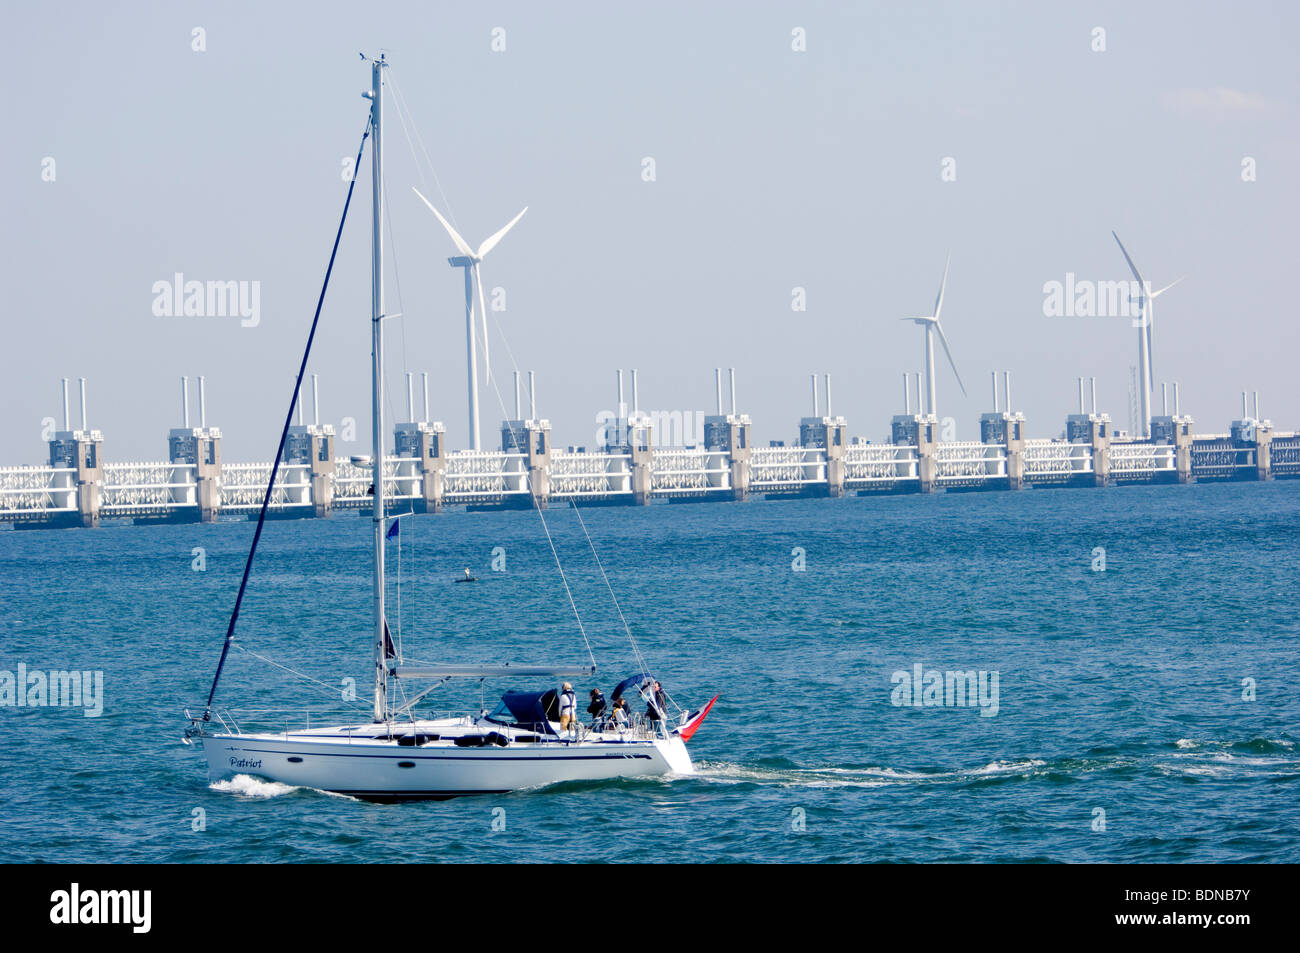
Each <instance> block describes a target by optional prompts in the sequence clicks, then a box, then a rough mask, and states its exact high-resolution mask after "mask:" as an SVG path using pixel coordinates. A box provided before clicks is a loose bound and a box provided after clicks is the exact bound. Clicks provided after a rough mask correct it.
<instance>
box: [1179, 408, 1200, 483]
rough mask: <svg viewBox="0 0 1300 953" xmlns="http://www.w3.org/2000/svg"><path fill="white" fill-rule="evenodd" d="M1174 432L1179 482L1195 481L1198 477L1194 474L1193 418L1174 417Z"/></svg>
mask: <svg viewBox="0 0 1300 953" xmlns="http://www.w3.org/2000/svg"><path fill="white" fill-rule="evenodd" d="M1173 424H1174V432H1173V438H1174V440H1173V442H1174V465H1175V466H1176V467H1177V468H1178V482H1179V483H1193V482H1195V480H1196V477H1195V476H1194V475H1193V474H1192V441H1193V438H1194V434H1193V433H1192V418H1191V417H1179V416H1175V417H1174V418H1173Z"/></svg>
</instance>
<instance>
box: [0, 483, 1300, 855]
mask: <svg viewBox="0 0 1300 953" xmlns="http://www.w3.org/2000/svg"><path fill="white" fill-rule="evenodd" d="M584 512H585V517H586V521H587V524H588V527H589V529H590V531H591V533H592V536H593V537H594V538H595V540H596V541H597V545H598V547H599V550H600V553H601V555H602V557H603V559H604V562H605V565H606V568H607V569H608V571H609V574H610V577H611V579H612V581H613V584H614V586H615V589H616V591H617V593H618V596H619V598H620V600H621V602H622V605H623V607H624V610H625V612H626V613H627V615H628V618H629V620H630V622H631V625H632V629H633V632H634V634H635V635H636V637H637V639H638V641H639V644H640V645H641V646H642V648H643V650H644V652H645V654H646V655H647V656H648V658H649V659H650V661H651V663H652V667H653V668H654V670H655V672H656V674H657V675H659V677H660V678H661V679H662V680H663V681H664V683H665V685H666V687H667V688H668V691H669V692H670V694H671V695H672V696H673V697H674V698H675V699H676V700H677V701H679V702H681V703H682V704H684V705H689V706H692V707H694V706H697V705H699V704H701V703H703V702H705V701H707V700H708V699H709V698H710V697H712V696H713V695H714V694H717V693H720V694H721V698H720V700H719V701H718V703H717V705H716V707H715V708H714V710H713V712H712V714H711V715H710V716H709V718H708V720H707V721H706V722H705V724H704V726H703V727H702V728H701V730H700V732H699V733H698V734H697V735H696V737H695V739H694V740H693V741H692V742H691V750H692V754H693V756H694V758H695V759H696V762H697V764H698V766H699V769H700V772H699V774H698V775H697V776H694V777H689V778H676V779H654V780H639V781H618V782H608V783H599V784H575V785H559V786H555V787H552V788H548V789H544V790H540V791H531V792H526V793H519V794H513V795H508V796H491V797H483V798H462V799H458V800H454V801H447V802H418V803H408V804H400V805H374V804H367V803H362V802H358V801H354V800H351V799H348V798H343V797H338V796H333V795H327V794H323V793H320V792H316V791H311V790H304V789H291V788H286V787H284V786H277V785H265V784H261V785H259V784H255V783H243V782H241V783H239V784H236V785H233V786H232V785H226V786H224V789H222V790H214V789H213V788H212V787H210V786H209V784H208V781H207V778H206V775H205V771H204V767H203V764H202V762H201V760H200V756H199V754H198V752H197V750H196V749H193V748H189V747H186V746H185V745H183V744H182V743H181V735H182V729H183V727H184V720H183V717H182V710H183V709H184V708H185V707H186V706H193V705H195V704H196V703H197V704H199V705H200V706H201V703H202V700H203V698H204V697H205V695H206V691H207V687H208V682H209V679H210V678H211V674H212V670H213V666H214V664H215V661H216V657H217V654H218V652H219V649H220V643H221V638H222V636H223V634H224V628H225V623H226V618H227V614H228V612H229V609H230V605H231V602H232V599H233V594H234V591H235V589H236V587H237V584H238V579H239V573H240V571H241V569H242V558H243V555H244V553H245V551H246V547H247V545H248V542H249V540H250V538H251V534H252V526H251V525H250V524H247V523H221V524H217V525H211V526H173V527H155V528H144V527H109V528H101V529H99V530H96V531H81V530H67V531H52V532H31V533H18V532H6V533H0V592H2V598H0V618H2V620H3V628H2V630H0V631H3V633H4V635H3V644H2V645H0V669H4V670H10V671H12V670H14V669H15V667H16V665H17V664H18V663H19V662H25V663H26V664H27V666H28V667H29V669H44V670H49V669H92V670H102V671H103V672H104V679H105V682H104V686H105V687H104V694H105V704H104V712H103V715H102V716H101V717H98V718H87V717H84V716H83V715H82V714H81V712H80V711H78V710H76V709H70V708H48V707H47V708H30V707H24V708H17V707H5V708H0V725H3V733H4V740H3V745H2V746H0V750H2V751H3V762H2V764H3V767H2V769H0V832H2V833H3V836H2V837H0V860H3V861H32V860H39V861H110V860H111V861H181V862H220V861H277V862H278V861H362V860H376V861H418V862H427V861H443V860H449V861H450V860H484V861H546V860H557V859H558V860H580V859H583V860H585V859H603V860H654V861H722V860H745V861H761V860H796V861H814V860H818V861H832V860H838V861H887V860H888V861H1001V860H1052V861H1075V862H1080V861H1085V862H1086V861H1106V862H1133V861H1218V862H1223V861H1291V862H1295V861H1297V860H1300V752H1298V751H1297V748H1296V742H1297V739H1298V736H1300V729H1298V727H1297V725H1298V723H1300V692H1297V690H1296V689H1297V685H1300V662H1298V661H1297V651H1296V650H1297V646H1298V645H1300V622H1298V621H1297V617H1296V610H1295V598H1294V594H1295V580H1296V578H1297V574H1298V571H1300V483H1286V482H1277V483H1272V484H1266V485H1258V484H1245V485H1200V486H1189V487H1174V486H1170V487H1122V488H1114V489H1107V490H1032V491H1027V492H1023V493H988V494H963V495H956V494H947V495H936V496H933V497H917V496H912V497H881V498H870V499H862V498H850V499H845V500H837V501H830V500H822V501H814V500H807V501H797V502H760V501H754V502H749V503H746V504H742V505H734V504H715V505H696V506H691V505H673V506H669V505H658V506H653V507H649V508H638V509H633V508H620V509H595V508H593V509H588V510H585V511H584ZM549 521H550V524H551V526H552V530H553V533H554V535H555V539H556V545H557V547H558V548H559V550H560V553H561V556H562V557H563V559H564V565H565V568H566V570H567V572H568V574H569V580H570V583H571V585H572V586H573V590H574V595H575V598H576V600H577V602H578V605H579V608H580V609H581V611H582V614H583V619H584V622H585V624H586V629H587V633H588V636H589V637H590V639H591V643H592V648H593V650H594V652H595V654H596V658H597V660H598V661H599V662H600V664H601V667H602V671H603V673H604V674H603V676H602V678H601V680H600V684H601V687H603V688H604V689H605V690H606V692H608V691H609V689H610V688H611V687H612V685H613V684H614V682H616V681H617V680H618V679H619V678H620V677H621V676H622V675H623V674H624V673H627V672H631V671H633V670H634V666H633V665H632V663H631V661H630V651H629V648H628V641H627V639H626V637H625V635H624V634H623V632H622V628H621V625H620V624H619V621H618V617H617V614H616V613H615V612H614V610H613V608H612V607H611V605H610V601H609V598H608V594H607V593H606V591H605V589H604V585H603V583H602V582H601V579H600V576H599V573H598V571H597V570H596V567H595V564H594V562H593V561H592V559H591V555H590V553H589V551H588V549H587V544H586V541H585V539H584V538H583V536H582V532H581V530H580V529H579V527H578V525H577V522H576V520H575V518H574V515H573V513H572V512H571V511H567V510H565V509H555V510H553V511H551V513H550V514H549ZM404 527H405V528H404V531H403V540H404V542H403V548H402V570H403V576H404V577H405V581H404V583H403V586H402V592H401V599H402V611H401V636H402V640H403V643H404V648H405V652H406V654H407V655H408V656H411V657H415V658H419V659H423V660H429V661H446V660H451V661H457V662H471V661H478V660H483V661H489V660H498V659H505V658H515V659H520V660H529V661H535V660H547V661H574V662H581V661H583V660H584V659H585V649H584V647H583V642H582V637H581V635H580V634H579V633H578V632H577V630H576V627H575V625H574V623H573V619H572V616H571V614H569V609H568V604H567V601H566V600H565V597H564V594H563V589H562V588H561V586H560V584H559V579H558V576H557V574H556V571H555V567H554V563H553V561H552V559H551V555H550V550H549V548H548V547H547V546H546V543H545V539H544V537H543V536H542V534H541V531H540V526H539V523H538V518H537V515H536V514H535V513H529V512H515V513H478V514H464V513H449V514H443V515H441V516H418V517H413V518H411V519H409V520H408V521H407V522H406V523H405V524H404ZM367 531H368V521H366V520H362V519H358V518H355V517H340V518H336V519H334V520H330V521H324V520H304V521H294V522H276V523H271V524H269V525H268V529H267V532H266V534H265V535H264V537H263V545H262V549H261V552H260V554H259V558H258V563H257V565H256V567H255V571H254V576H253V583H252V585H251V586H250V590H249V594H248V598H247V600H246V604H245V611H244V614H243V617H242V620H241V632H242V633H244V637H243V640H242V641H243V643H244V645H245V646H246V647H247V648H249V649H251V650H253V651H256V652H258V653H259V654H262V655H265V656H268V657H270V658H273V659H275V660H276V661H278V662H280V663H282V664H284V665H287V666H289V667H290V668H293V669H296V670H300V671H302V672H304V673H306V674H309V675H311V676H312V677H314V678H316V679H318V680H320V681H321V682H324V683H325V687H324V688H322V687H320V686H317V685H315V684H313V683H310V682H306V681H301V680H299V679H296V678H294V677H293V676H290V675H287V674H285V673H284V672H282V671H280V670H277V669H275V668H274V667H272V666H269V665H267V664H264V663H262V662H259V661H257V660H256V659H254V658H253V657H251V656H250V655H248V654H246V653H234V654H233V655H232V660H231V663H230V665H229V667H228V669H227V673H226V676H225V679H224V681H223V683H222V688H221V692H220V695H219V698H218V702H219V704H224V705H228V706H232V707H243V708H283V707H292V706H315V707H326V708H327V707H330V706H332V705H335V704H341V703H342V702H341V696H340V694H339V686H340V685H341V684H343V680H344V679H346V678H353V679H355V680H356V683H357V685H358V692H359V693H360V695H361V696H362V697H361V699H360V704H364V693H365V688H366V675H367V673H368V672H369V671H371V669H370V667H369V666H370V662H369V656H368V650H369V633H368V619H369V616H368V611H369V603H368V598H367V597H368V587H369V584H370V582H369V568H368V560H367V546H368V536H367ZM498 546H499V547H503V548H504V549H505V553H506V572H504V573H493V572H492V571H491V569H490V561H491V554H492V550H493V548H494V547H498ZM196 547H202V548H203V549H204V550H205V552H206V569H205V570H204V571H196V570H195V569H193V568H192V563H193V561H194V556H193V555H192V551H193V550H194V549H195V548H196ZM795 547H802V548H803V550H804V552H805V560H806V569H805V571H803V572H797V571H794V570H793V569H792V564H793V562H794V561H795V557H794V555H792V551H793V550H794V549H795ZM1096 547H1104V549H1105V559H1106V568H1105V570H1104V571H1101V572H1094V571H1093V569H1092V565H1093V562H1094V556H1093V551H1094V549H1095V548H1096ZM393 555H396V550H395V549H394V550H393ZM466 566H469V567H471V568H472V569H473V570H474V571H475V572H476V573H477V575H478V576H479V577H480V579H481V580H482V581H481V582H480V583H479V584H478V585H465V586H460V585H452V584H451V582H450V580H451V578H452V577H453V576H454V575H455V574H457V573H459V572H460V571H461V570H462V569H463V568H464V567H466ZM392 596H393V597H395V596H396V592H395V591H394V592H393V593H392ZM394 616H396V612H394ZM916 663H920V664H921V665H922V666H923V667H924V668H925V669H937V670H941V671H942V670H950V669H951V670H972V669H973V670H982V671H987V672H997V673H998V677H999V683H998V686H999V687H998V710H997V714H996V715H995V716H992V717H988V716H981V714H980V709H979V708H978V707H903V706H898V705H895V704H893V703H892V701H891V698H892V693H893V688H894V686H893V682H892V680H891V676H892V674H893V673H894V672H895V671H898V670H905V671H910V670H911V669H912V667H913V665H914V664H916ZM1244 679H1253V680H1254V686H1255V688H1254V691H1255V693H1256V695H1255V699H1254V700H1245V699H1243V693H1246V689H1244V688H1243V680H1244ZM520 687H522V686H520ZM577 687H578V688H579V690H580V693H581V692H582V690H585V689H586V688H588V687H590V686H587V685H579V686H577ZM479 701H480V698H479V694H478V691H477V688H476V687H461V688H459V689H457V690H454V691H449V692H445V693H443V694H441V695H439V696H438V698H437V702H436V706H437V707H438V708H439V709H461V710H464V709H469V708H475V707H477V705H478V704H479ZM488 702H489V703H490V702H491V699H490V698H489V699H488ZM277 717H278V716H277ZM364 717H365V716H364V715H362V718H363V719H364ZM196 809H201V811H196ZM497 809H504V813H502V811H500V810H497ZM1098 811H1102V812H1104V830H1101V829H1097V828H1098V827H1099V826H1100V822H1101V820H1102V815H1101V814H1099V813H1097V812H1098ZM200 815H201V816H202V819H203V821H204V824H203V825H201V826H203V827H204V829H203V830H199V831H196V830H194V829H193V828H194V826H196V822H195V819H196V817H198V816H200ZM494 819H495V820H496V821H497V826H498V827H499V826H500V824H501V821H502V820H504V824H505V829H504V830H494V829H493V821H494Z"/></svg>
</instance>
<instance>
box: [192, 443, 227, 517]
mask: <svg viewBox="0 0 1300 953" xmlns="http://www.w3.org/2000/svg"><path fill="white" fill-rule="evenodd" d="M195 451H196V452H195V457H194V502H195V504H197V505H198V508H199V522H200V523H215V522H216V521H217V517H218V516H220V515H221V431H220V430H218V429H217V428H216V427H200V428H199V429H198V430H196V431H195Z"/></svg>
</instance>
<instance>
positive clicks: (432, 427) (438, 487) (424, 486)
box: [419, 420, 447, 513]
mask: <svg viewBox="0 0 1300 953" xmlns="http://www.w3.org/2000/svg"><path fill="white" fill-rule="evenodd" d="M419 431H420V460H421V468H420V489H421V492H422V493H423V495H424V512H426V513H441V512H442V506H443V497H444V494H445V493H446V491H447V439H446V433H447V430H446V428H445V427H444V426H443V425H442V421H439V420H434V421H431V422H425V423H421V424H420V425H419Z"/></svg>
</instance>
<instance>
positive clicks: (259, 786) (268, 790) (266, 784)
mask: <svg viewBox="0 0 1300 953" xmlns="http://www.w3.org/2000/svg"><path fill="white" fill-rule="evenodd" d="M208 790H210V791H219V792H221V793H222V794H238V795H240V796H242V797H250V798H272V797H282V796H284V795H286V794H292V793H293V792H294V791H298V790H301V788H298V787H296V786H295V785H292V784H281V783H280V782H279V781H267V780H264V779H263V778H255V777H252V776H251V775H247V774H237V775H235V776H234V777H233V778H225V779H223V780H221V781H214V782H213V783H211V784H209V785H208Z"/></svg>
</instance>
